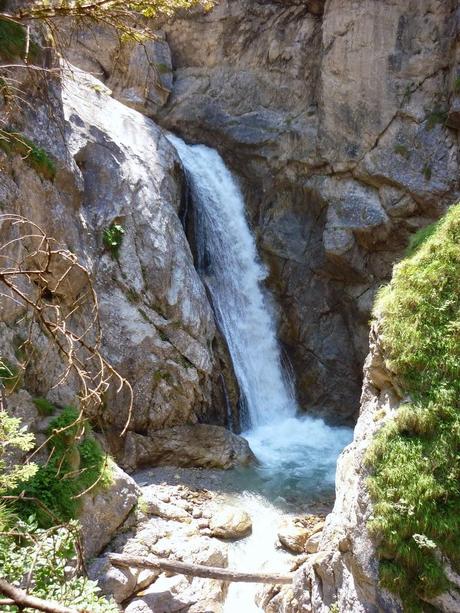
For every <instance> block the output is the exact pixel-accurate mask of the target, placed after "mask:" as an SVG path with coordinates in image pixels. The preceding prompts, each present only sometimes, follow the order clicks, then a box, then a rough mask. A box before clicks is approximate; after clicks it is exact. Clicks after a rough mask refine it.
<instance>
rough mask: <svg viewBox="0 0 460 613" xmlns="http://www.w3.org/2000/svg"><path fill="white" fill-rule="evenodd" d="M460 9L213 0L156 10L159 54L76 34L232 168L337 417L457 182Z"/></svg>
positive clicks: (111, 72)
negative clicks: (406, 267) (382, 305)
mask: <svg viewBox="0 0 460 613" xmlns="http://www.w3.org/2000/svg"><path fill="white" fill-rule="evenodd" d="M459 21H460V16H459V13H458V8H457V2H456V1H455V0H411V1H409V2H404V3H402V2H397V1H396V0H365V1H358V0H327V1H324V0H310V1H308V2H299V1H297V0H218V2H217V3H216V6H215V8H214V9H213V10H212V11H210V12H209V13H203V12H202V11H200V10H196V11H192V12H189V13H180V14H179V16H176V17H175V18H174V19H173V20H171V21H163V22H158V23H156V24H155V27H158V29H159V30H158V31H159V32H161V34H160V35H159V37H158V40H157V41H155V42H154V43H152V45H150V46H149V47H148V49H147V50H146V51H147V54H150V56H149V57H151V58H153V59H152V61H148V60H147V59H146V55H145V53H144V55H142V54H141V55H140V54H139V53H138V50H136V48H133V47H132V45H126V44H125V45H123V44H120V43H119V41H118V40H117V39H116V38H115V37H114V35H113V33H111V32H110V31H109V30H107V29H104V30H102V31H100V32H98V36H97V37H96V38H94V37H93V39H92V40H91V37H90V36H89V35H88V33H85V32H82V33H80V34H79V35H78V36H76V37H75V39H74V46H73V50H72V52H71V53H72V56H71V57H72V58H73V59H74V60H75V61H76V62H80V64H82V65H84V66H85V67H86V68H88V69H89V68H91V69H93V70H95V71H96V72H99V73H101V74H102V78H103V79H105V82H106V83H107V84H108V85H109V86H110V87H111V88H112V89H113V95H114V96H115V97H117V98H118V99H120V100H122V101H123V102H125V103H126V104H128V105H131V106H133V107H134V108H138V109H141V110H142V112H143V113H145V114H147V115H149V116H152V117H155V118H156V120H157V121H158V122H159V123H160V124H161V125H163V126H164V127H166V128H168V129H170V130H172V131H174V132H177V133H179V134H180V135H182V136H183V137H184V138H186V139H188V140H190V141H193V142H204V143H207V144H209V145H210V146H213V147H216V148H217V149H218V150H219V151H220V152H221V154H222V155H223V156H224V158H225V160H226V162H227V163H228V164H229V165H230V166H231V168H232V169H233V171H234V172H235V174H236V175H237V176H238V177H239V179H240V182H241V184H242V187H243V189H244V191H245V195H246V201H247V205H248V214H249V216H250V220H251V223H252V227H253V229H254V230H255V232H256V235H257V238H258V244H259V249H260V252H261V255H262V257H263V259H264V261H265V262H266V264H267V265H268V267H269V270H270V277H269V281H268V285H269V287H270V289H271V290H272V291H273V292H274V294H275V299H276V302H277V304H278V305H279V306H280V309H279V311H280V312H279V332H280V337H281V340H282V342H283V345H284V347H285V349H286V353H287V356H288V358H289V359H290V361H291V363H292V365H293V367H294V371H295V375H296V379H297V390H298V396H299V400H300V404H301V406H302V407H303V408H305V409H306V410H312V411H316V412H318V413H320V414H323V415H324V416H326V417H327V418H329V419H330V420H331V421H333V422H336V423H353V421H354V420H355V419H356V416H357V411H358V406H359V395H360V390H361V382H362V366H363V362H364V358H365V355H366V353H367V349H368V342H367V337H368V320H369V311H370V306H371V304H372V300H373V296H374V294H375V291H376V289H377V288H378V287H379V285H380V284H381V283H382V281H384V280H386V279H387V278H388V277H389V275H390V272H391V265H392V264H393V263H394V261H395V260H397V259H398V257H400V255H401V254H402V252H403V250H404V248H405V246H406V244H407V241H408V237H409V236H410V234H411V233H413V232H414V231H415V230H416V229H418V228H419V227H421V226H423V225H426V224H427V223H429V222H430V221H432V220H433V219H436V218H437V217H439V216H440V214H441V213H442V211H443V210H444V209H445V207H446V205H448V204H451V203H452V202H454V201H456V200H457V199H458V198H459V196H460V189H459V172H458V171H459V151H458V128H459V121H458V115H459V113H458V108H459V95H460V87H459V79H458V77H459V75H460V67H459V63H458V62H459V59H458V58H459V31H460V27H459ZM96 43H97V44H96ZM95 45H96V46H95ZM166 47H168V49H169V52H168V51H167V50H166ZM155 58H156V59H155ZM159 58H160V59H161V58H163V59H162V60H161V62H160V59H159ZM158 65H161V71H160V72H161V74H159V72H158V70H157V73H158V74H155V67H158ZM152 66H153V68H152ZM149 67H150V70H151V72H150V73H149V75H150V78H149V79H148V81H147V82H148V87H145V83H146V81H145V75H146V74H147V73H148V70H149ZM152 70H153V72H152ZM128 90H129V91H128ZM154 90H155V91H156V92H157V93H156V94H154V93H153V92H154ZM127 92H128V93H127ZM129 92H131V93H129ZM133 92H136V93H135V95H134V93H133ZM161 92H162V93H161ZM163 94H164V95H163ZM160 98H161V100H160ZM153 99H155V100H156V102H154V103H152V100H153Z"/></svg>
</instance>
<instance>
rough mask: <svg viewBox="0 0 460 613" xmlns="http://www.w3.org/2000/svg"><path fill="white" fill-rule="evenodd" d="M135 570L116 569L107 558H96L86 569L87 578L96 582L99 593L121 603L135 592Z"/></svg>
mask: <svg viewBox="0 0 460 613" xmlns="http://www.w3.org/2000/svg"><path fill="white" fill-rule="evenodd" d="M136 575H137V571H136V569H130V568H117V567H115V566H112V565H111V564H110V562H109V561H108V560H107V558H96V560H94V561H93V562H92V564H91V565H90V566H89V568H88V577H89V578H90V579H92V580H93V581H97V583H98V585H99V587H100V589H101V592H102V593H103V594H105V595H107V596H112V598H113V599H114V600H115V602H123V601H124V600H126V599H127V598H129V597H130V596H132V595H133V594H134V592H135V591H136V585H137V579H136Z"/></svg>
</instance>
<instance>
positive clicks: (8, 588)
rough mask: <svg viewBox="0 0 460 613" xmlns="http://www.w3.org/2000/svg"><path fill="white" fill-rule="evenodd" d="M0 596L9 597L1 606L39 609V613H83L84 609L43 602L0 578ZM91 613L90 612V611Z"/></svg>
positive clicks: (48, 601)
mask: <svg viewBox="0 0 460 613" xmlns="http://www.w3.org/2000/svg"><path fill="white" fill-rule="evenodd" d="M0 594H3V595H5V596H9V598H8V599H1V600H0V603H1V606H3V605H7V604H8V605H11V604H13V605H17V606H19V607H21V608H22V607H27V608H29V607H30V608H31V609H37V610H38V611H46V612H47V613H79V612H80V613H82V611H83V610H84V609H70V608H69V607H64V606H63V605H62V604H59V603H58V602H53V601H52V600H43V599H42V598H37V597H36V596H30V595H29V594H27V593H26V592H25V591H24V590H20V589H19V588H18V587H16V586H14V585H11V583H8V582H7V581H5V580H4V579H1V578H0ZM88 613H89V611H88Z"/></svg>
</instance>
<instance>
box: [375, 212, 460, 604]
mask: <svg viewBox="0 0 460 613" xmlns="http://www.w3.org/2000/svg"><path fill="white" fill-rule="evenodd" d="M409 253H410V255H409V257H407V258H406V259H405V260H403V261H402V262H401V263H399V264H398V265H397V266H395V269H394V273H393V278H392V281H391V283H390V284H389V285H388V286H387V287H385V288H384V289H383V290H381V292H380V294H379V296H378V298H377V301H376V307H375V315H376V317H377V318H378V320H379V321H380V324H379V325H380V330H381V338H382V343H383V348H384V352H385V358H386V362H387V365H388V367H389V368H390V370H391V371H393V372H394V373H395V374H396V376H397V377H398V380H399V382H400V385H401V386H402V388H403V390H404V391H405V392H407V393H408V394H409V395H410V398H411V400H410V402H408V403H406V404H404V405H403V406H401V407H400V409H399V411H398V413H397V416H396V418H395V419H394V420H391V421H390V422H388V423H387V424H386V425H385V426H384V427H383V428H382V429H381V430H380V431H379V433H378V434H377V436H376V437H375V440H374V443H373V445H372V446H371V448H370V450H369V452H368V455H367V463H368V465H369V466H370V467H371V468H372V476H371V477H370V478H369V481H368V486H369V491H370V495H371V498H372V500H373V517H372V519H371V520H370V523H369V529H370V531H371V533H372V534H374V535H375V537H376V539H377V542H379V543H380V544H379V549H378V550H379V553H380V555H381V558H382V561H381V564H380V577H381V583H382V584H383V585H384V586H385V587H387V588H388V589H389V590H391V591H393V592H396V593H397V594H399V596H400V597H401V599H402V601H403V603H404V605H405V610H406V611H421V610H423V606H422V604H421V599H424V598H431V597H433V596H435V595H437V594H439V593H441V592H443V591H444V590H445V589H447V588H448V586H449V581H448V580H447V578H446V576H445V573H444V570H443V566H442V562H441V558H440V556H439V553H438V552H442V554H444V555H446V556H447V557H448V558H449V559H450V561H451V563H452V564H453V567H454V568H455V569H456V570H457V571H458V570H460V516H459V512H458V510H459V509H460V485H459V484H460V412H459V409H460V376H459V373H460V205H457V206H454V207H452V208H451V209H450V210H449V212H448V213H447V215H446V216H445V217H444V218H443V219H442V220H441V221H440V222H438V223H437V224H434V225H433V226H431V227H429V228H428V229H425V230H424V231H423V232H421V233H419V235H418V236H416V237H415V239H414V241H413V242H412V244H411V246H410V248H409Z"/></svg>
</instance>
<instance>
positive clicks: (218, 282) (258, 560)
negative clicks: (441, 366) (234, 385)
mask: <svg viewBox="0 0 460 613" xmlns="http://www.w3.org/2000/svg"><path fill="white" fill-rule="evenodd" d="M168 139H169V140H170V141H171V143H172V144H173V145H174V146H175V148H176V150H177V152H178V154H179V157H180V158H181V160H182V163H183V166H184V168H185V170H186V173H187V177H188V180H189V186H190V189H191V192H192V196H193V203H194V216H195V217H194V226H195V235H196V241H197V245H196V249H197V258H198V267H199V272H200V274H201V277H202V279H203V281H204V282H205V284H206V287H207V288H208V291H209V293H210V295H211V300H212V304H213V307H214V312H215V315H216V319H217V321H218V324H219V326H220V328H221V330H222V333H223V334H224V336H225V339H226V341H227V344H228V348H229V351H230V355H231V358H232V362H233V367H234V370H235V374H236V377H237V379H238V383H239V386H240V392H241V394H242V395H243V398H244V401H245V408H246V410H247V413H248V417H249V420H248V423H244V424H243V425H244V426H245V427H247V428H248V429H247V430H246V431H245V432H244V433H243V435H244V436H245V438H246V439H247V440H248V441H249V444H250V446H251V448H252V450H253V451H254V453H255V454H256V456H257V458H258V460H259V464H258V465H257V466H255V467H252V469H251V468H250V469H246V470H245V471H241V470H240V471H238V470H237V471H234V473H233V474H230V475H229V478H230V479H231V481H232V483H233V485H235V484H236V483H239V487H237V488H236V490H237V491H238V489H240V490H241V493H240V495H235V496H234V499H233V502H234V504H236V505H237V506H240V507H241V508H244V509H245V510H247V511H248V512H249V513H250V515H251V517H252V519H253V532H252V534H251V536H250V537H248V538H246V539H243V540H241V541H238V542H236V543H235V544H233V545H232V546H231V547H230V550H229V564H230V566H233V567H234V568H239V569H246V570H248V571H254V570H255V568H260V569H262V568H264V569H267V566H266V565H267V564H268V567H269V568H271V570H272V571H273V572H275V571H276V572H279V571H280V570H281V568H283V567H284V568H286V565H287V564H288V560H286V559H285V557H283V556H286V555H287V554H285V553H283V552H282V551H280V550H279V549H276V548H275V543H276V540H277V527H278V523H279V521H280V519H281V518H282V517H283V513H285V512H288V510H289V509H290V511H289V512H292V508H293V507H295V508H297V509H298V508H300V507H301V506H303V505H304V504H305V503H307V502H308V503H313V502H314V501H319V500H322V499H323V497H324V496H325V495H326V496H327V495H328V493H329V494H331V492H332V491H333V486H334V474H335V465H336V458H337V456H338V454H339V453H340V451H341V450H342V449H343V447H344V446H345V445H346V444H347V443H349V442H350V440H351V430H350V429H349V428H333V427H330V426H328V425H326V424H325V423H324V421H323V420H322V419H317V418H313V417H310V416H308V415H303V416H300V415H297V405H296V402H295V399H294V393H293V391H292V386H291V385H290V383H289V379H288V377H287V376H286V375H285V374H284V372H283V367H282V364H281V355H280V349H279V346H278V343H277V339H276V331H275V330H276V327H275V321H274V318H273V316H272V313H271V309H270V305H269V304H267V295H266V294H265V293H264V290H263V288H262V282H263V281H264V279H265V278H266V274H267V273H266V271H265V269H264V267H263V265H262V263H261V262H260V260H259V258H258V256H257V250H256V245H255V241H254V238H253V236H252V234H251V232H250V229H249V226H248V223H247V220H246V216H245V206H244V200H243V195H242V193H241V190H240V188H239V186H238V184H237V182H236V181H235V179H234V178H233V176H232V174H231V173H230V171H229V170H228V169H227V168H226V166H225V164H224V162H223V160H222V158H221V157H220V156H219V154H218V153H217V152H216V151H214V150H213V149H210V148H208V147H205V146H203V145H187V144H186V143H184V141H182V140H181V139H179V138H177V137H175V136H168ZM230 472H231V471H230ZM224 480H225V476H224V475H222V476H221V477H220V482H223V481H224ZM232 491H234V488H233V489H232ZM288 557H289V556H288ZM256 591H257V587H256V586H255V585H250V584H238V583H232V584H231V585H230V587H229V590H228V596H227V599H226V602H225V607H224V611H225V612H226V613H235V611H241V613H256V612H257V613H260V612H261V609H260V608H259V607H258V606H256V604H255V602H254V599H255V595H256Z"/></svg>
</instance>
